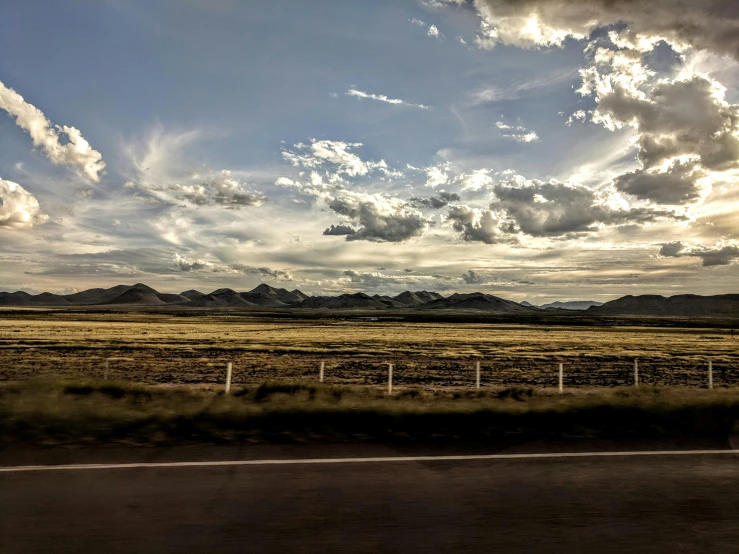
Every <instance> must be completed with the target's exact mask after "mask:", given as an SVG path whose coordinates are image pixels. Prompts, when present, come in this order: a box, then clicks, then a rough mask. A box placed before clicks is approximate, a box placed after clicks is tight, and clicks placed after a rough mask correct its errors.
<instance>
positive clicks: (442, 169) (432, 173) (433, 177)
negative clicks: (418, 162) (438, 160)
mask: <svg viewBox="0 0 739 554" xmlns="http://www.w3.org/2000/svg"><path fill="white" fill-rule="evenodd" d="M424 171H425V172H426V186H427V187H431V188H436V187H438V186H440V185H446V184H447V183H449V174H448V171H449V164H448V163H446V164H442V165H437V166H431V167H427V168H426V169H424Z"/></svg>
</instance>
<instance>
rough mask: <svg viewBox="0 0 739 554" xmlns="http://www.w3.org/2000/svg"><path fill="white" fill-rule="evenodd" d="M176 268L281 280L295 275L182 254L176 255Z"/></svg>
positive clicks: (187, 271)
mask: <svg viewBox="0 0 739 554" xmlns="http://www.w3.org/2000/svg"><path fill="white" fill-rule="evenodd" d="M174 266H175V269H177V270H179V271H182V272H185V273H191V272H198V271H204V272H212V273H241V274H244V275H259V276H262V277H269V278H272V279H277V280H280V281H292V279H293V277H292V275H290V273H288V272H287V271H282V270H279V269H270V268H269V267H251V266H247V265H243V264H230V265H229V264H222V263H218V262H208V261H205V260H201V259H188V258H185V257H184V256H181V255H180V254H177V253H175V255H174Z"/></svg>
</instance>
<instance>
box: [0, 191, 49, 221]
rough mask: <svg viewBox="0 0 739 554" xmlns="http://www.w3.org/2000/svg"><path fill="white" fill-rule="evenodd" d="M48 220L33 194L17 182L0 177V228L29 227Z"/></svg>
mask: <svg viewBox="0 0 739 554" xmlns="http://www.w3.org/2000/svg"><path fill="white" fill-rule="evenodd" d="M48 220H49V216H48V215H46V214H43V213H41V207H40V206H39V203H38V200H36V197H35V196H33V195H32V194H31V193H30V192H28V191H27V190H26V189H24V188H23V187H22V186H20V185H19V184H18V183H14V182H12V181H5V180H4V179H0V229H3V228H5V229H31V228H33V227H34V226H35V225H41V224H43V223H46V222H47V221H48Z"/></svg>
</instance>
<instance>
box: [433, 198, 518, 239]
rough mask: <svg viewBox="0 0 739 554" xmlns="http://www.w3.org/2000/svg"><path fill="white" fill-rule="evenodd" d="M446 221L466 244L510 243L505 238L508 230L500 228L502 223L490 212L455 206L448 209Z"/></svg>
mask: <svg viewBox="0 0 739 554" xmlns="http://www.w3.org/2000/svg"><path fill="white" fill-rule="evenodd" d="M447 220H448V221H449V222H450V224H451V226H452V228H453V229H454V230H455V231H457V232H459V233H461V235H462V240H464V241H466V242H484V243H485V244H499V243H506V242H512V241H511V238H510V237H508V236H506V232H507V231H508V232H509V231H510V230H505V229H504V228H502V227H501V226H502V225H503V223H504V222H502V221H501V220H500V219H499V218H498V217H497V215H496V214H494V213H493V212H492V211H490V210H480V209H476V208H471V207H469V206H465V205H455V206H451V207H450V208H449V211H448V213H447Z"/></svg>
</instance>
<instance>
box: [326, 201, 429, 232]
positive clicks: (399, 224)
mask: <svg viewBox="0 0 739 554" xmlns="http://www.w3.org/2000/svg"><path fill="white" fill-rule="evenodd" d="M328 207H329V208H331V209H332V210H333V211H334V212H336V213H337V214H339V215H343V216H345V217H348V218H350V219H351V220H353V222H354V223H355V224H356V225H357V226H358V229H356V232H354V233H352V234H347V235H346V240H348V241H354V240H368V241H376V242H402V241H405V240H408V239H410V238H413V237H417V236H421V235H422V234H423V232H424V231H425V230H426V228H427V227H428V226H429V221H428V220H427V219H426V218H424V217H423V214H421V213H420V212H419V211H417V210H415V209H413V207H412V206H411V205H410V204H408V203H406V202H403V201H402V200H399V199H397V198H387V197H384V196H382V195H378V194H359V193H350V192H346V193H345V194H343V195H342V196H337V197H336V198H334V199H333V200H331V201H330V202H329V205H328Z"/></svg>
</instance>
